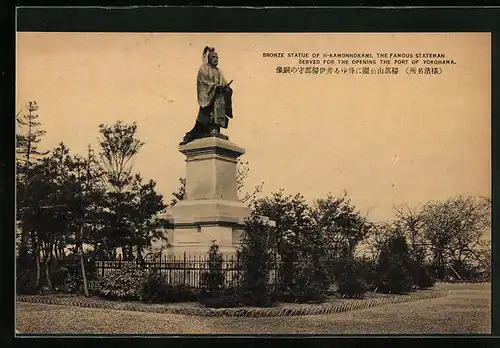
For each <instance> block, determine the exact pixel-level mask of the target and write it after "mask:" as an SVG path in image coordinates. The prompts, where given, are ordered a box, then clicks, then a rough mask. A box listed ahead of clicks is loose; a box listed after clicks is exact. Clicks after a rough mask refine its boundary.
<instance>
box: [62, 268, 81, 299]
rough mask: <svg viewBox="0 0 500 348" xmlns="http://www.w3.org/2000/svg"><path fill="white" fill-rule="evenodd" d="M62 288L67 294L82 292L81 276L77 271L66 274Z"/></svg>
mask: <svg viewBox="0 0 500 348" xmlns="http://www.w3.org/2000/svg"><path fill="white" fill-rule="evenodd" d="M63 290H64V292H66V293H68V294H80V293H83V278H82V277H81V276H80V275H79V274H77V273H73V274H68V275H67V276H66V278H65V279H64V285H63Z"/></svg>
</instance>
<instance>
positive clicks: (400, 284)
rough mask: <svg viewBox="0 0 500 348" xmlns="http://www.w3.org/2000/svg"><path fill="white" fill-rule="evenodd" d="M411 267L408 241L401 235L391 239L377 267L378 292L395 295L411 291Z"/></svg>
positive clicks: (381, 254) (381, 253)
mask: <svg viewBox="0 0 500 348" xmlns="http://www.w3.org/2000/svg"><path fill="white" fill-rule="evenodd" d="M410 267H411V262H410V256H409V251H408V244H407V243H406V239H405V238H404V237H403V236H401V235H400V234H396V235H394V236H391V237H389V238H388V240H387V241H386V243H385V244H384V246H383V247H382V250H381V252H380V255H379V258H378V263H377V266H376V274H377V280H378V281H377V287H378V290H379V291H380V292H386V293H395V294H400V293H405V292H408V291H410V289H411V288H412V285H413V279H412V275H411V272H410Z"/></svg>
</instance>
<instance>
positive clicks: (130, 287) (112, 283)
mask: <svg viewBox="0 0 500 348" xmlns="http://www.w3.org/2000/svg"><path fill="white" fill-rule="evenodd" d="M147 281H148V272H147V271H146V270H145V269H142V268H140V267H138V266H137V265H136V264H135V263H129V264H124V265H123V266H122V268H120V269H118V270H116V271H114V272H113V273H111V274H110V275H108V276H107V277H105V278H103V279H101V281H100V284H99V285H100V289H99V295H100V296H102V297H105V298H108V299H111V300H129V301H137V300H139V301H141V300H142V299H143V294H144V284H145V283H146V282H147Z"/></svg>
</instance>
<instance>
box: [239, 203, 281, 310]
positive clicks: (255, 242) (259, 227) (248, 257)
mask: <svg viewBox="0 0 500 348" xmlns="http://www.w3.org/2000/svg"><path fill="white" fill-rule="evenodd" d="M274 232H275V230H274V228H273V227H271V226H268V225H266V224H264V223H262V221H261V219H260V217H259V216H258V215H257V214H255V213H252V215H251V216H250V217H249V218H247V219H246V222H245V232H244V233H243V235H242V240H241V244H240V245H239V247H238V249H237V251H236V257H237V260H238V263H239V264H240V265H241V274H240V281H239V285H240V286H239V293H240V296H239V297H240V299H241V301H242V302H243V303H244V304H246V305H248V306H269V305H270V304H271V302H272V290H271V288H270V284H269V274H270V271H271V269H272V266H273V264H274V261H275V251H274V247H275V243H274V236H275V234H274Z"/></svg>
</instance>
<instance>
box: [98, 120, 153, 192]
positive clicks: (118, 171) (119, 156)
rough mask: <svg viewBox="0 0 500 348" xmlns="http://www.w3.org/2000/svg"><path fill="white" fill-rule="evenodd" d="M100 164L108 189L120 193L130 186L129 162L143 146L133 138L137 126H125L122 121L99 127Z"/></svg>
mask: <svg viewBox="0 0 500 348" xmlns="http://www.w3.org/2000/svg"><path fill="white" fill-rule="evenodd" d="M99 132H100V133H101V138H100V139H99V145H100V147H101V152H100V153H99V155H100V157H101V163H102V165H103V166H104V170H105V172H106V179H107V180H106V182H107V183H108V185H109V186H108V189H110V190H114V191H117V192H122V191H123V190H125V189H126V188H127V186H129V185H130V184H131V181H132V180H131V172H132V162H131V160H132V159H133V158H134V156H135V155H137V153H138V152H139V150H140V149H141V147H142V146H143V145H144V143H143V142H141V141H139V139H137V138H136V137H135V134H136V132H137V124H136V123H135V122H134V123H132V124H131V125H126V124H124V123H123V122H122V121H118V122H116V123H115V124H114V125H112V126H108V125H104V124H101V125H99Z"/></svg>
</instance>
